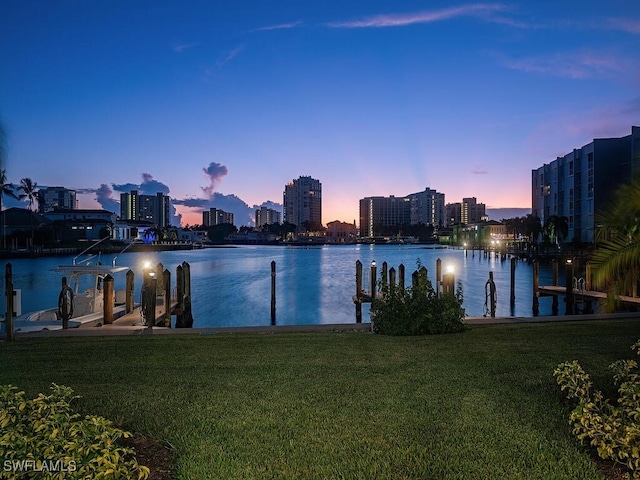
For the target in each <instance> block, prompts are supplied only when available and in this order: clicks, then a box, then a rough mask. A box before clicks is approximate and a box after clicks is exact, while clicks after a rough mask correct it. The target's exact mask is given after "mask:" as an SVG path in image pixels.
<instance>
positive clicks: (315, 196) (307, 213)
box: [282, 177, 322, 231]
mask: <svg viewBox="0 0 640 480" xmlns="http://www.w3.org/2000/svg"><path fill="white" fill-rule="evenodd" d="M282 203H283V221H284V222H288V223H292V224H293V225H296V226H297V227H298V231H303V230H315V229H320V228H321V227H322V184H321V183H320V181H319V180H316V179H314V178H311V177H300V178H298V179H297V180H293V181H291V182H290V183H287V185H285V187H284V193H283V202H282Z"/></svg>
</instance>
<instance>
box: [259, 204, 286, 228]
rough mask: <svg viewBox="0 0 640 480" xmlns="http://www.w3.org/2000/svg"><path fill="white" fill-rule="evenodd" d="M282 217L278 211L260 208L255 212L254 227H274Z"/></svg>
mask: <svg viewBox="0 0 640 480" xmlns="http://www.w3.org/2000/svg"><path fill="white" fill-rule="evenodd" d="M281 218H282V215H281V214H280V212H279V211H277V210H274V209H272V208H267V207H260V208H259V209H258V210H256V227H257V228H261V227H264V226H265V225H275V224H278V223H280V220H281Z"/></svg>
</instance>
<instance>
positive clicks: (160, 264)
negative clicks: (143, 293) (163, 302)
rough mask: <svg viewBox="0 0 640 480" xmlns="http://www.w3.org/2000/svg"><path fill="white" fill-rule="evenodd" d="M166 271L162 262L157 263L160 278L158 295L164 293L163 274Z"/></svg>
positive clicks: (157, 274) (157, 276)
mask: <svg viewBox="0 0 640 480" xmlns="http://www.w3.org/2000/svg"><path fill="white" fill-rule="evenodd" d="M163 273H164V265H162V262H158V265H156V278H157V279H158V296H160V297H161V296H162V295H164V278H163V276H162V274H163Z"/></svg>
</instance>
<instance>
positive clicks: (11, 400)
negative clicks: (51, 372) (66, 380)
mask: <svg viewBox="0 0 640 480" xmlns="http://www.w3.org/2000/svg"><path fill="white" fill-rule="evenodd" d="M77 398H78V397H77V396H75V395H73V390H72V389H71V388H68V387H64V386H61V385H56V384H54V385H53V386H52V387H51V393H50V394H49V395H45V394H42V393H41V394H39V395H38V396H37V397H36V398H33V399H27V398H26V396H25V392H23V391H18V389H17V388H16V387H13V386H11V385H9V386H4V387H0V428H1V429H2V430H1V432H2V433H1V434H0V459H2V469H1V470H0V478H7V479H20V478H42V479H72V478H78V479H84V478H95V479H101V478H104V479H138V480H142V479H146V478H148V476H149V469H148V468H147V467H145V466H142V465H139V464H138V462H137V460H136V458H135V456H134V452H133V450H131V449H129V448H125V447H122V446H119V445H118V444H117V443H116V441H117V440H118V439H120V438H123V437H124V438H127V437H130V436H131V434H130V433H129V432H125V431H123V430H120V429H118V428H115V427H114V426H113V424H112V423H111V422H110V421H108V420H106V419H105V418H102V417H97V416H89V415H87V416H86V417H84V418H81V416H80V415H79V414H78V413H75V412H74V411H73V408H72V407H71V402H72V401H73V400H75V399H77Z"/></svg>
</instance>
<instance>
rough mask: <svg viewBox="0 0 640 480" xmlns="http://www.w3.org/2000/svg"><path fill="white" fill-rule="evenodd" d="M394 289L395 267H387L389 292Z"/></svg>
mask: <svg viewBox="0 0 640 480" xmlns="http://www.w3.org/2000/svg"><path fill="white" fill-rule="evenodd" d="M395 289H396V269H395V268H393V267H391V268H390V269H389V293H393V291H394V290H395Z"/></svg>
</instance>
